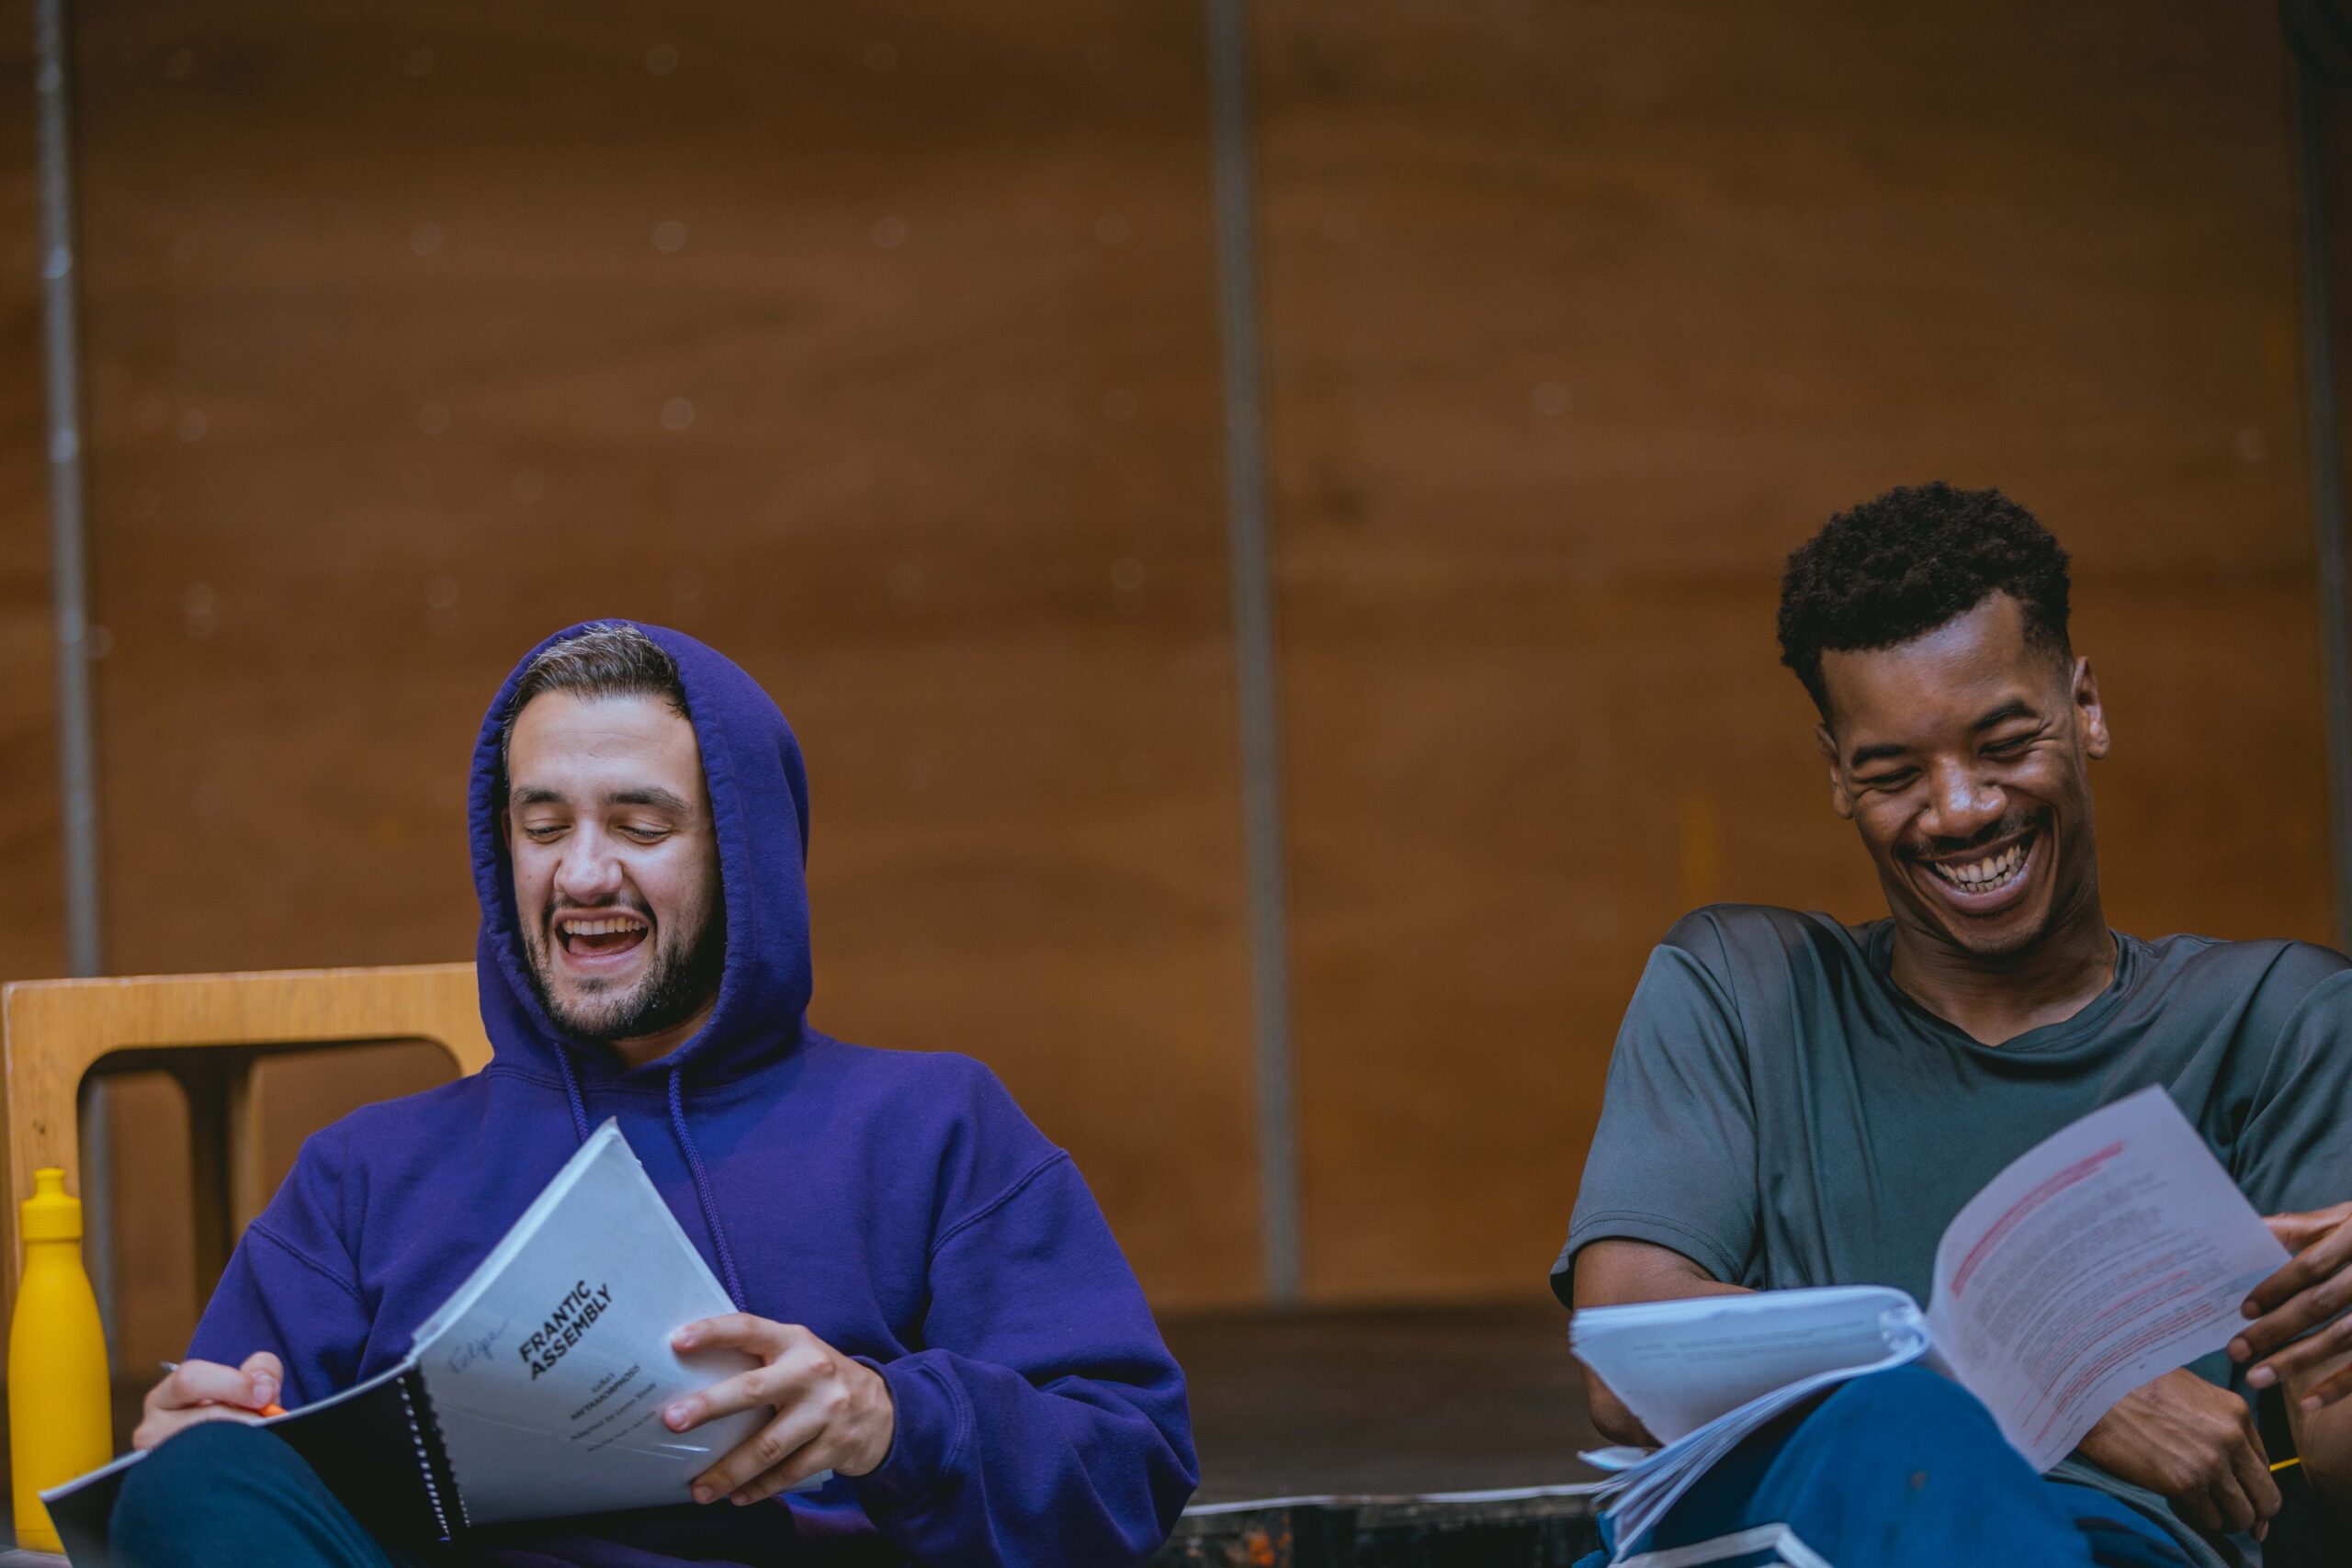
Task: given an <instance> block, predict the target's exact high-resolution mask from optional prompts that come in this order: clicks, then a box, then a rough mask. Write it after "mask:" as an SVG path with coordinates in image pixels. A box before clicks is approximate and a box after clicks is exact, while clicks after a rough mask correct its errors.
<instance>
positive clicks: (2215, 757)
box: [1257, 0, 2332, 1298]
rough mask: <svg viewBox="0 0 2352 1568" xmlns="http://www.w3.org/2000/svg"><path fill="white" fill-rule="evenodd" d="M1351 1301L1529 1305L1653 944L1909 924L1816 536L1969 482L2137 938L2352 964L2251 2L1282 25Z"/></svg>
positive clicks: (1307, 739) (1306, 583)
mask: <svg viewBox="0 0 2352 1568" xmlns="http://www.w3.org/2000/svg"><path fill="white" fill-rule="evenodd" d="M1257 16H1258V17H1259V27H1260V35H1259V48H1260V68H1261V80H1262V92H1261V103H1262V106H1263V134H1264V139H1265V140H1264V148H1263V155H1262V160H1261V168H1262V175H1263V179H1264V182H1265V197H1264V209H1265V212H1266V221H1267V226H1268V236H1267V257H1268V274H1267V300H1268V310H1269V330H1270V334H1271V339H1272V349H1271V358H1272V367H1273V389H1272V407H1273V450H1274V466H1275V472H1276V485H1277V491H1276V497H1275V502H1276V520H1277V531H1278V535H1279V542H1280V572H1281V582H1282V604H1281V610H1282V615H1283V640H1284V646H1285V649H1286V650H1287V658H1286V663H1285V701H1286V705H1287V719H1288V726H1289V729H1288V747H1289V761H1290V768H1291V773H1292V779H1293V784H1294V793H1293V796H1292V800H1291V822H1292V831H1293V836H1294V843H1295V856H1296V859H1295V868H1294V871H1295V894H1296V900H1297V908H1296V951H1297V959H1298V995H1299V1039H1300V1049H1301V1054H1302V1061H1301V1079H1302V1090H1303V1095H1302V1098H1303V1103H1304V1107H1305V1117H1306V1123H1305V1138H1306V1205H1307V1206H1306V1235H1307V1243H1308V1269H1309V1281H1310V1285H1311V1288H1312V1290H1313V1292H1314V1293H1315V1294H1317V1296H1320V1297H1324V1298H1351V1297H1381V1296H1417V1295H1431V1294H1453V1293H1475V1292H1538V1291H1541V1290H1542V1289H1543V1279H1544V1272H1545V1270H1546V1269H1547V1267H1548V1265H1549V1263H1550V1261H1551V1258H1552V1254H1553V1252H1554V1250H1555V1247H1557V1245H1558V1241H1559V1237H1560V1235H1561V1234H1562V1232H1563V1231H1564V1230H1565V1228H1566V1218H1567V1213H1568V1209H1569V1206H1570V1203H1571V1201H1572V1200H1573V1196H1574V1192H1575V1189H1576V1182H1577V1171H1578V1169H1579V1168H1580V1166H1581V1162H1582V1157H1583V1153H1584V1147H1585V1145H1586V1143H1587V1141H1588V1138H1589V1131H1590V1127H1591V1124H1592V1121H1593V1118H1594V1116H1595V1114H1596V1113H1597V1111H1598V1107H1599V1100H1600V1083H1601V1077H1602V1072H1603V1069H1604V1066H1605V1062H1606V1058H1607V1053H1608V1048H1609V1043H1610V1041H1611V1038H1612V1037H1613V1034H1614V1032H1615V1028H1616V1024H1617V1021H1618V1018H1619V1016H1620V1014H1621V1013H1622V1010H1623V1004H1624V1001H1625V999H1626V998H1627V996H1628V994H1629V993H1630V991H1631V989H1632V987H1633V984H1634V980H1635V978H1636V977H1637V976H1638V974H1639V971H1640V966H1641V964H1642V961H1643V958H1644V955H1645V953H1646V952H1647V950H1648V948H1649V947H1650V945H1651V944H1652V943H1653V942H1655V941H1656V940H1657V937H1658V936H1659V935H1660V934H1661V933H1662V932H1663V931H1664V930H1665V928H1666V927H1667V925H1668V923H1669V922H1670V921H1671V920H1672V919H1674V918H1675V916H1676V915H1677V914H1679V912H1680V911H1681V910H1683V909H1685V908H1689V907H1691V905H1693V904H1696V903H1699V902H1702V901H1706V900H1710V899H1715V898H1727V897H1728V898H1747V899H1757V900H1763V901H1770V902H1774V903H1782V904H1792V905H1797V906H1800V907H1826V908H1831V909H1834V910H1836V911H1838V912H1839V913H1840V914H1841V915H1844V916H1847V917H1848V918H1863V917H1867V916H1870V915H1872V914H1873V913H1875V912H1879V911H1880V909H1881V905H1880V901H1879V899H1878V897H1877V894H1876V890H1875V885H1874V883H1873V881H1872V879H1871V875H1870V873H1869V870H1868V867H1867V864H1866V863H1865V862H1864V861H1863V860H1862V858H1861V855H1860V851H1859V850H1858V849H1857V847H1856V846H1855V845H1854V844H1853V843H1852V842H1851V840H1850V838H1849V832H1848V830H1847V829H1844V828H1843V826H1842V825H1841V824H1839V823H1838V822H1837V821H1836V819H1835V818H1832V817H1831V816H1830V814H1829V812H1828V811H1827V809H1826V801H1825V798H1824V795H1825V791H1824V789H1823V787H1822V784H1821V782H1820V777H1819V765H1818V763H1817V761H1815V754H1814V751H1813V746H1812V741H1811V739H1810V737H1809V735H1808V727H1809V724H1810V713H1809V710H1808V708H1807V706H1806V705H1805V702H1804V697H1803V695H1802V694H1801V692H1800V691H1799V689H1798V688H1797V686H1796V684H1795V683H1794V682H1793V681H1792V680H1791V679H1790V678H1789V677H1788V676H1787V674H1786V673H1785V672H1784V671H1781V669H1780V668H1779V667H1778V666H1777V664H1776V662H1775V660H1776V649H1775V648H1774V645H1773V642H1772V611H1773V597H1774V587H1775V581H1776V578H1777V573H1778V568H1779V564H1780V561H1781V558H1782V556H1783V555H1784V554H1785V552H1786V551H1787V550H1788V549H1789V548H1790V547H1792V546H1793V545H1794V544H1796V543H1797V542H1798V541H1799V540H1801V539H1802V538H1804V536H1806V535H1807V534H1808V533H1810V532H1811V531H1812V529H1813V528H1815V526H1816V525H1818V524H1819V522H1820V521H1821V520H1822V519H1823V518H1825V517H1826V515H1827V514H1828V513H1830V512H1831V511H1833V510H1835V509H1837V508H1838V507H1839V506H1841V505H1845V504H1849V503H1851V502H1855V501H1858V500H1860V499H1861V498H1863V497H1865V496H1868V495H1870V494H1872V493H1874V492H1876V491H1880V490H1882V489H1883V488H1884V487H1886V486H1888V485H1890V484H1894V483H1897V482H1905V481H1917V480H1920V479H1928V478H1934V477H1944V478H1949V479H1952V480H1954V481H1956V482H1961V483H1966V484H1997V485H1999V486H2001V487H2003V488H2005V489H2007V490H2008V491H2010V492H2011V493H2012V494H2014V495H2016V496H2017V497H2018V498H2019V499H2020V500H2022V501H2024V502H2027V503H2028V504H2029V505H2031V506H2032V507H2034V508H2035V509H2036V510H2037V511H2038V512H2039V513H2041V515H2042V516H2043V517H2044V518H2045V520H2046V521H2047V522H2048V523H2049V524H2050V525H2052V527H2053V528H2054V529H2055V531H2056V532H2057V533H2058V534H2059V535H2060V536H2061V537H2062V538H2063V539H2064V541H2065V542H2066V543H2067V544H2068V546H2069V547H2071V548H2072V549H2073V550H2074V552H2075V558H2076V560H2077V563H2078V564H2077V580H2078V592H2077V598H2078V603H2079V604H2080V607H2081V608H2080V614H2079V624H2078V636H2079V641H2080V644H2081V646H2082V648H2083V649H2084V650H2085V651H2087V652H2090V653H2091V654H2092V655H2093V656H2094V658H2095V659H2096V660H2098V664H2099V667H2100V668H2101V670H2102V671H2104V673H2105V677H2106V681H2107V692H2108V694H2109V700H2110V703H2111V705H2112V711H2113V714H2114V717H2115V725H2116V729H2117V734H2118V748H2117V754H2116V756H2115V758H2114V760H2113V761H2111V762H2110V763H2109V764H2108V765H2107V766H2106V767H2105V768H2104V769H2103V770H2102V772H2101V773H2100V775H2099V783H2100V790H2101V795H2100V799H2101V804H2102V806H2103V807H2104V810H2105V818H2104V822H2103V827H2104V829H2105V832H2104V834H2103V841H2104V843H2105V845H2106V847H2107V850H2108V855H2109V865H2108V886H2109V897H2110V912H2111V915H2112V917H2113V918H2114V919H2116V921H2117V922H2118V923H2119V924H2121V925H2123V926H2125V927H2127V928H2131V929H2134V930H2139V931H2149V932H2160V931H2171V930H2177V929H2184V928H2185V929H2198V930H2206V931H2213V932H2215V933H2217V934H2221V935H2225V936H2241V935H2252V934H2256V933H2264V934H2286V935H2295V936H2308V937H2315V938H2319V939H2322V940H2325V939H2326V938H2327V936H2328V933H2329V931H2330V929H2331V925H2332V921H2331V917H2330V911H2329V909H2328V907H2327V891H2326V873H2325V869H2324V834H2325V828H2324V814H2323V813H2324V806H2323V795H2322V787H2323V785H2322V743H2321V729H2320V710H2319V705H2318V648H2317V642H2316V637H2315V632H2314V625H2313V623H2314V615H2315V604H2314V596H2313V593H2312V586H2311V584H2312V579H2311V566H2310V549H2309V543H2308V524H2307V521H2306V513H2305V511H2304V507H2303V490H2302V473H2303V469H2302V467H2301V462H2302V450H2301V439H2300V424H2299V420H2300V407H2299V401H2298V385H2297V373H2298V372H2297V366H2296V362H2295V358H2294V343H2295V332H2296V315H2295V312H2296V298H2295V286H2294V270H2293V267H2294V250H2293V228H2292V219H2293V209H2292V192H2291V185H2290V174H2289V171H2290V163H2289V155H2288V153H2289V150H2288V144H2287V141H2286V129H2287V119H2286V106H2285V103H2284V100H2283V97H2282V87H2283V85H2284V82H2285V63H2284V57H2283V53H2282V51H2281V47H2280V42H2279V39H2278V35H2277V31H2276V27H2275V23H2274V21H2273V19H2272V17H2270V15H2269V13H2268V12H2267V10H2265V9H2264V8H2261V7H2240V8H2234V9H2233V8H2219V9H2217V8H2214V7H2210V6H2192V5H2188V4H2165V5H2159V6H2124V5H2120V4H2103V5H2095V6H2069V7H2059V8H2051V7H2042V6H2028V5H2023V4H2003V5H1996V6H1971V7H1966V8H1963V9H1952V8H1942V9H1938V8H1922V7H1904V6H1894V7H1888V6H1865V5H1860V4H1855V3H1850V0H1838V3H1819V4H1809V5H1801V6H1775V7H1769V8H1758V7H1753V6H1747V7H1743V6H1733V5H1724V4H1695V3H1668V4H1640V5H1635V4H1603V5H1590V6H1566V7H1564V6H1542V5H1536V4H1530V3H1525V0H1486V3H1481V4H1473V5H1467V6H1442V7H1440V6H1428V5H1422V4H1415V3H1408V0H1395V3H1386V0H1382V3H1373V4H1358V3H1346V4H1341V3H1338V0H1275V3H1273V4H1271V5H1268V6H1261V7H1259V8H1257Z"/></svg>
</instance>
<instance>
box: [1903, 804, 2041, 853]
mask: <svg viewBox="0 0 2352 1568" xmlns="http://www.w3.org/2000/svg"><path fill="white" fill-rule="evenodd" d="M2049 824H2050V813H2048V812H2047V811H2026V812H2013V813H2011V814H2009V815H2008V816H2006V817H2003V818H2001V819H2000V820H1999V821H1997V822H1996V823H1994V824H1993V825H1992V826H1991V827H1989V828H1985V829H1981V830H1980V831H1977V832H1974V833H1971V834H1969V835H1968V836H1967V837H1966V838H1964V839H1939V838H1930V839H1928V840H1925V841H1923V842H1920V843H1912V844H1900V845H1897V846H1896V848H1895V854H1896V855H1897V856H1898V857H1900V858H1901V859H1904V860H1907V861H1925V860H1940V859H1942V858H1943V857H1944V856H1946V855H1956V854H1962V853H1965V852H1967V851H1970V850H1973V849H1975V848H1976V847H1977V846H1978V845H1980V844H1997V843H1999V842H2000V841H2001V840H2004V839H2013V838H2016V837H2017V836H2018V834H2020V833H2027V832H2036V833H2038V832H2040V831H2041V829H2043V828H2045V827H2047V826H2049Z"/></svg>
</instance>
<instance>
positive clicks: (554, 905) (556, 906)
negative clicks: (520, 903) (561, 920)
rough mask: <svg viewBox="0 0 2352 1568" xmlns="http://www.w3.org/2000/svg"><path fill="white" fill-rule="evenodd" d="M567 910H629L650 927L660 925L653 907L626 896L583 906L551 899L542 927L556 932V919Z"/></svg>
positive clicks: (541, 914)
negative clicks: (655, 917)
mask: <svg viewBox="0 0 2352 1568" xmlns="http://www.w3.org/2000/svg"><path fill="white" fill-rule="evenodd" d="M567 909H627V910H628V912H629V913H630V914H632V915H635V916H637V917H638V918H639V919H641V920H643V921H644V922H645V923H646V924H647V925H649V926H651V925H658V924H659V923H660V922H659V921H657V920H655V919H654V918H653V909H652V907H651V906H650V905H649V904H647V903H646V902H645V900H644V899H643V898H639V897H628V896H626V895H625V896H623V897H618V898H613V899H608V900H607V901H605V903H602V904H582V902H580V900H578V899H577V898H550V899H548V903H547V908H544V909H542V910H541V911H540V912H539V925H540V927H541V928H542V929H544V930H548V931H552V930H554V929H555V919H556V917H557V916H558V915H560V914H562V913H563V912H564V911H565V910H567Z"/></svg>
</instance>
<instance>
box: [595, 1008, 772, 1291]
mask: <svg viewBox="0 0 2352 1568" xmlns="http://www.w3.org/2000/svg"><path fill="white" fill-rule="evenodd" d="M555 1060H556V1066H560V1067H561V1068H562V1069H563V1093H564V1098H565V1099H567V1100H571V1126H572V1130H573V1131H574V1132H576V1133H578V1134H580V1141H581V1142H582V1143H583V1144H584V1143H586V1142H587V1141H588V1102H587V1101H586V1100H583V1099H582V1098H581V1094H580V1077H579V1075H578V1074H576V1073H574V1072H573V1071H572V1070H571V1052H569V1051H566V1050H564V1049H562V1048H561V1047H560V1046H559V1047H557V1049H556V1054H555ZM670 1130H671V1131H672V1132H673V1133H675V1134H677V1135H678V1148H679V1150H680V1152H682V1153H683V1154H684V1156H686V1169H687V1170H688V1171H689V1172H691V1173H692V1174H693V1176H694V1179H695V1199H696V1200H697V1201H699V1202H700V1203H701V1204H702V1218H703V1224H707V1225H708V1226H709V1227H710V1245H711V1247H712V1249H713V1250H714V1251H716V1252H717V1253H718V1272H719V1273H720V1275H721V1276H723V1277H724V1278H725V1280H726V1281H727V1299H728V1300H729V1301H730V1302H733V1303H735V1310H736V1311H738V1312H748V1311H750V1310H751V1309H750V1308H748V1307H746V1306H745V1305H744V1304H743V1277H742V1276H741V1275H740V1274H738V1273H737V1272H736V1271H735V1249H734V1248H733V1247H729V1246H728V1245H727V1230H726V1227H725V1226H723V1225H721V1224H719V1223H718V1199H717V1198H715V1197H713V1196H712V1195H711V1190H710V1172H708V1171H707V1170H705V1169H704V1168H703V1165H702V1151H701V1150H700V1149H698V1148H696V1147H695V1135H694V1134H692V1133H689V1132H688V1131H686V1099H685V1090H684V1081H683V1075H682V1071H681V1069H679V1068H677V1067H672V1068H671V1069H670Z"/></svg>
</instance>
